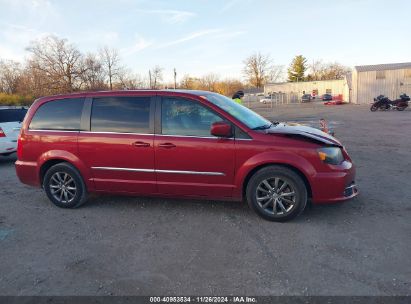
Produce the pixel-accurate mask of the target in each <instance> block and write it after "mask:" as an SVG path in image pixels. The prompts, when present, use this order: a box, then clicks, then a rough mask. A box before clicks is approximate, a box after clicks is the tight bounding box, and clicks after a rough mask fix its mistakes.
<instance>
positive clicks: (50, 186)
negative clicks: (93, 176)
mask: <svg viewBox="0 0 411 304" xmlns="http://www.w3.org/2000/svg"><path fill="white" fill-rule="evenodd" d="M43 188H44V191H45V192H46V194H47V196H48V198H49V199H50V201H51V202H52V203H53V204H55V205H56V206H58V207H61V208H76V207H79V206H80V205H82V204H83V203H84V202H85V201H86V200H87V190H86V186H85V184H84V181H83V178H82V177H81V175H80V173H79V172H78V170H77V169H76V168H75V167H73V166H72V165H70V164H69V163H66V162H64V163H59V164H56V165H54V166H52V167H51V168H50V169H48V170H47V172H46V174H45V175H44V180H43Z"/></svg>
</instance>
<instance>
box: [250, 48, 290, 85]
mask: <svg viewBox="0 0 411 304" xmlns="http://www.w3.org/2000/svg"><path fill="white" fill-rule="evenodd" d="M244 65H245V66H244V70H243V73H244V76H245V77H246V79H247V82H249V83H250V84H251V85H252V86H254V87H257V88H261V87H262V86H263V85H264V84H265V83H266V82H267V81H270V80H272V79H277V78H280V77H281V76H282V72H281V70H282V68H280V67H279V66H274V65H273V64H272V60H271V58H270V56H269V55H263V54H261V53H259V52H258V53H254V54H252V55H251V56H249V57H248V58H246V59H245V60H244Z"/></svg>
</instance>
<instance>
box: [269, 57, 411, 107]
mask: <svg viewBox="0 0 411 304" xmlns="http://www.w3.org/2000/svg"><path fill="white" fill-rule="evenodd" d="M264 93H265V94H266V95H268V94H270V93H283V94H286V95H294V96H295V98H297V99H299V98H301V96H302V95H303V94H313V93H314V94H315V95H317V96H321V95H323V94H325V93H328V94H332V95H334V96H335V95H342V97H343V98H342V99H343V100H344V101H345V102H351V103H356V104H369V103H371V102H372V101H373V100H374V97H377V96H378V95H385V96H387V97H388V98H390V99H396V98H398V97H399V96H400V95H401V94H402V93H406V94H408V95H411V62H405V63H392V64H378V65H364V66H356V67H354V70H353V72H352V73H348V74H347V75H346V76H345V77H344V79H343V80H321V81H303V82H283V83H267V84H266V85H265V86H264ZM295 98H294V99H295Z"/></svg>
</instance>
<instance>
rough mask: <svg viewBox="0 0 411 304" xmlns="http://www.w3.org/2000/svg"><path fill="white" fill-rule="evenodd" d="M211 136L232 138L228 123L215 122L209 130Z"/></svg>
mask: <svg viewBox="0 0 411 304" xmlns="http://www.w3.org/2000/svg"><path fill="white" fill-rule="evenodd" d="M210 133H211V135H214V136H217V137H226V138H228V137H232V136H233V130H232V127H231V125H230V124H229V123H227V122H225V121H217V122H215V123H213V124H212V125H211V130H210Z"/></svg>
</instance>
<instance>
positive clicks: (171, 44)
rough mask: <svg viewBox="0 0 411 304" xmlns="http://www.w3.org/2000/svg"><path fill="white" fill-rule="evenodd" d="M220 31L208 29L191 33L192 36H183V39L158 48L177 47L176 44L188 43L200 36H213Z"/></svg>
mask: <svg viewBox="0 0 411 304" xmlns="http://www.w3.org/2000/svg"><path fill="white" fill-rule="evenodd" d="M221 31H222V30H221V29H209V30H204V31H199V32H195V33H192V34H190V35H188V36H185V37H183V38H180V39H176V40H174V41H170V42H167V43H165V44H163V45H160V46H159V47H158V48H159V49H162V48H166V47H169V46H173V45H177V44H180V43H183V42H187V41H190V40H193V39H196V38H199V37H202V36H206V35H210V34H213V33H219V32H221Z"/></svg>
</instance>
